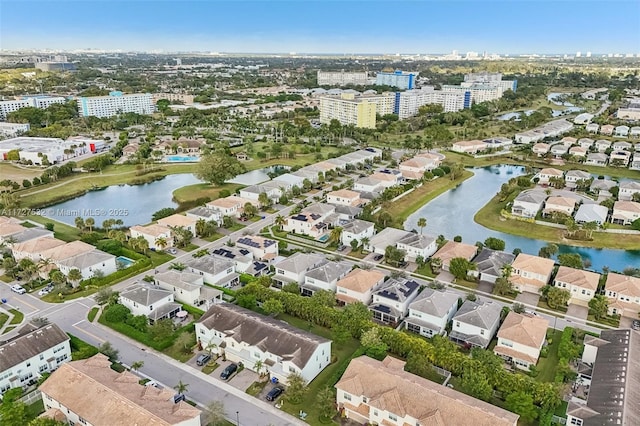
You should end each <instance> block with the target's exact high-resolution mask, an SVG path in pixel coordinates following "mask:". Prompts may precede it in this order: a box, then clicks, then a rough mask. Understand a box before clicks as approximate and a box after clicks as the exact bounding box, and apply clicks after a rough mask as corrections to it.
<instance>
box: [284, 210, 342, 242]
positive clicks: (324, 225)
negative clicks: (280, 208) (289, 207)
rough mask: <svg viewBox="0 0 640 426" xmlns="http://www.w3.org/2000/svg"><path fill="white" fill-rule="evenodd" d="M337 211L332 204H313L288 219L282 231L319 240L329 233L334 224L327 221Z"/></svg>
mask: <svg viewBox="0 0 640 426" xmlns="http://www.w3.org/2000/svg"><path fill="white" fill-rule="evenodd" d="M335 211H336V208H335V207H334V206H332V205H331V204H313V205H311V206H309V207H307V208H305V209H304V210H302V211H301V212H300V213H298V214H294V215H293V216H290V217H288V218H287V220H286V223H285V224H284V226H283V227H282V229H283V230H284V231H285V232H292V233H294V234H303V235H308V236H310V237H314V238H318V237H320V236H322V235H324V234H326V233H327V232H328V230H329V226H330V225H332V223H329V222H327V219H328V218H329V216H331V215H333V214H334V213H335Z"/></svg>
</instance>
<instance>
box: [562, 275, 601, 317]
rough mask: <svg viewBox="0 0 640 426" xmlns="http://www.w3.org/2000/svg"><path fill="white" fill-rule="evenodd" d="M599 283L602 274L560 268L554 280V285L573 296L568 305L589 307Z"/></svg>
mask: <svg viewBox="0 0 640 426" xmlns="http://www.w3.org/2000/svg"><path fill="white" fill-rule="evenodd" d="M599 282H600V274H596V273H595V272H589V271H584V270H582V269H574V268H569V267H567V266H560V267H559V268H558V272H557V273H556V277H555V279H554V280H553V285H554V286H556V287H558V288H562V289H564V290H567V291H568V292H569V293H570V294H571V299H569V302H568V303H573V304H576V305H582V306H587V307H588V306H589V301H590V300H591V299H593V296H595V295H596V291H597V290H598V283H599Z"/></svg>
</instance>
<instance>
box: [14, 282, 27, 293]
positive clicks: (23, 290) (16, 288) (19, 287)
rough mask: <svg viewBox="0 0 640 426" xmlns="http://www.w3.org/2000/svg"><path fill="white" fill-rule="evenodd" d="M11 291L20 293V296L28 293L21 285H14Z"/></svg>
mask: <svg viewBox="0 0 640 426" xmlns="http://www.w3.org/2000/svg"><path fill="white" fill-rule="evenodd" d="M11 291H13V292H15V293H18V294H25V293H26V292H27V290H25V289H24V287H22V286H21V285H19V284H14V285H12V286H11Z"/></svg>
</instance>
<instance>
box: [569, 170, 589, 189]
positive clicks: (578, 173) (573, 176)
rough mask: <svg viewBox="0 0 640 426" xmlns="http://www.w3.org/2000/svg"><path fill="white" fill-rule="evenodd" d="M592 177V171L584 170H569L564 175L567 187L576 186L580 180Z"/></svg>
mask: <svg viewBox="0 0 640 426" xmlns="http://www.w3.org/2000/svg"><path fill="white" fill-rule="evenodd" d="M590 179H591V173H589V172H585V171H583V170H569V171H568V172H567V174H566V175H565V177H564V182H565V186H566V187H567V188H575V187H576V185H577V183H578V181H580V180H582V181H587V180H590Z"/></svg>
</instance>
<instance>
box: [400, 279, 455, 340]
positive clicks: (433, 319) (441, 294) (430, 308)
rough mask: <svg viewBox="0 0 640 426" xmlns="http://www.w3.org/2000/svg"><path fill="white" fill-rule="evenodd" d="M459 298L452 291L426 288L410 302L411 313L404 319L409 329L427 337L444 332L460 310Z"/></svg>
mask: <svg viewBox="0 0 640 426" xmlns="http://www.w3.org/2000/svg"><path fill="white" fill-rule="evenodd" d="M458 300H460V296H459V295H457V294H455V293H452V292H450V291H440V290H432V289H430V288H425V289H424V290H422V293H420V294H419V295H418V297H416V298H415V300H414V301H413V302H411V304H409V315H408V316H407V317H406V318H405V321H404V323H405V324H406V327H407V330H409V331H412V332H414V333H418V334H420V335H421V336H425V337H433V336H436V335H442V334H444V333H445V329H446V328H447V324H449V322H450V321H451V320H452V319H453V316H454V315H455V313H456V311H457V310H458Z"/></svg>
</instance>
